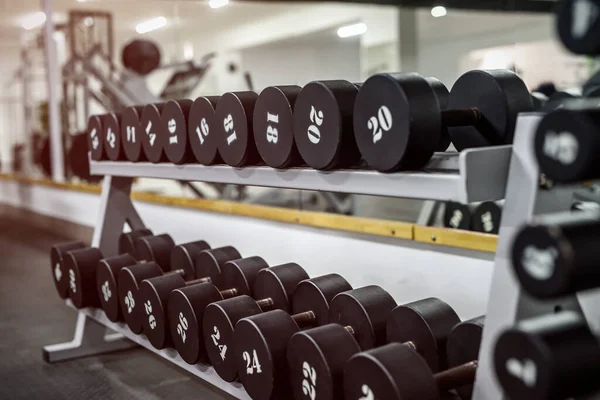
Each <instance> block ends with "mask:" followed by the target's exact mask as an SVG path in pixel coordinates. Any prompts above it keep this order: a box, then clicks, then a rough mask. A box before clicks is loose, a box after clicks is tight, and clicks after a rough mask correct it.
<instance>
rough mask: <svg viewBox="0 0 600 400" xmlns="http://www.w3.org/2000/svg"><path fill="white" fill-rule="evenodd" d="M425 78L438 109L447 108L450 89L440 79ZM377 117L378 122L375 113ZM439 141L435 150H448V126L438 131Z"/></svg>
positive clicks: (450, 141) (449, 142) (449, 141)
mask: <svg viewBox="0 0 600 400" xmlns="http://www.w3.org/2000/svg"><path fill="white" fill-rule="evenodd" d="M425 80H426V81H427V83H429V86H430V87H431V88H432V89H433V93H435V96H436V98H437V102H438V104H439V105H440V109H441V110H442V111H443V110H445V109H446V108H448V98H449V97H450V91H448V88H447V87H446V85H444V84H443V83H442V81H440V80H439V79H437V78H434V77H427V78H425ZM377 117H378V121H377V122H379V118H380V116H379V114H378V115H377ZM371 122H372V123H374V120H372V121H371ZM440 133H441V134H440V141H439V143H438V145H437V147H436V148H435V151H446V150H448V147H450V144H451V143H452V140H450V134H449V133H448V128H447V127H444V128H442V130H441V132H440Z"/></svg>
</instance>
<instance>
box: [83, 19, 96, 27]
mask: <svg viewBox="0 0 600 400" xmlns="http://www.w3.org/2000/svg"><path fill="white" fill-rule="evenodd" d="M83 24H84V25H85V26H94V17H85V18H84V19H83Z"/></svg>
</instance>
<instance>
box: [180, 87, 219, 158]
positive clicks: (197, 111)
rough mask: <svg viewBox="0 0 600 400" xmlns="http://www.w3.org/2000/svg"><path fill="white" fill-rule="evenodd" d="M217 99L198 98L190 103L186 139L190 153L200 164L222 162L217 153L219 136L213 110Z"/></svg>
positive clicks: (211, 97)
mask: <svg viewBox="0 0 600 400" xmlns="http://www.w3.org/2000/svg"><path fill="white" fill-rule="evenodd" d="M218 101H219V97H216V96H208V97H198V98H197V99H196V100H194V102H193V103H192V106H191V108H190V115H189V119H188V138H189V142H190V146H191V148H192V152H193V153H194V156H195V158H196V161H198V162H199V163H200V164H204V165H213V164H220V163H222V162H223V160H222V159H221V156H220V155H219V152H218V143H219V136H218V132H219V131H218V130H217V123H219V121H217V119H216V117H215V108H216V107H217V102H218Z"/></svg>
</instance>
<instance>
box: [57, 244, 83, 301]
mask: <svg viewBox="0 0 600 400" xmlns="http://www.w3.org/2000/svg"><path fill="white" fill-rule="evenodd" d="M85 247H86V246H85V245H84V244H83V243H82V242H80V241H79V240H76V241H73V242H68V243H60V244H56V245H54V246H52V249H51V250H50V268H51V273H52V277H53V280H54V285H55V286H56V291H57V292H58V295H59V296H60V297H61V298H63V299H66V298H67V297H69V276H68V272H67V270H66V269H65V262H64V261H65V256H66V254H67V253H68V252H69V251H72V250H79V249H83V248H85Z"/></svg>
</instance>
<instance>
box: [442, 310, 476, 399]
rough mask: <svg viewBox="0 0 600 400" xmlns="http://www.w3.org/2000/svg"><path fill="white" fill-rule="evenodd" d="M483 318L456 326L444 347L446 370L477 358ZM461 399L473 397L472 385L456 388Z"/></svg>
mask: <svg viewBox="0 0 600 400" xmlns="http://www.w3.org/2000/svg"><path fill="white" fill-rule="evenodd" d="M484 321H485V317H477V318H473V319H470V320H468V321H464V322H461V323H460V324H458V325H456V326H455V327H454V328H453V329H452V332H451V333H450V336H449V337H448V341H447V345H446V354H447V355H448V368H454V367H457V366H459V365H463V364H465V363H468V362H470V361H472V360H477V359H478V358H479V348H480V346H481V338H482V336H483V323H484ZM456 392H457V393H458V395H459V396H460V398H461V399H464V400H470V399H471V398H472V396H473V385H472V384H471V385H465V386H461V387H458V388H456Z"/></svg>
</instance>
